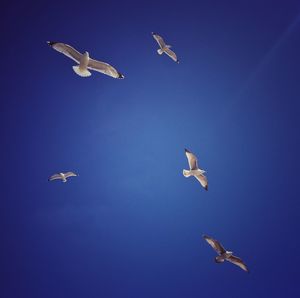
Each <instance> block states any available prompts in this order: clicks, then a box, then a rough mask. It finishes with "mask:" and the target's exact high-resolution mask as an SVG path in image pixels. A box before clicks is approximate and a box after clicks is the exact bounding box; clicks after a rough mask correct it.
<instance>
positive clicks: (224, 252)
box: [203, 235, 249, 272]
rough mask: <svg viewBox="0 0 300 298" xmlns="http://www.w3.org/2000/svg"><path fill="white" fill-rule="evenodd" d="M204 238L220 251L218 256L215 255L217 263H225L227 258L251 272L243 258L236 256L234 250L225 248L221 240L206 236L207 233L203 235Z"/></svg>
mask: <svg viewBox="0 0 300 298" xmlns="http://www.w3.org/2000/svg"><path fill="white" fill-rule="evenodd" d="M203 238H204V239H205V240H206V241H207V242H208V244H209V245H210V246H211V247H212V248H213V249H214V250H215V251H216V252H217V253H218V256H216V257H215V262H216V263H223V262H224V261H225V260H226V261H228V262H230V263H233V264H235V265H237V266H239V267H240V268H242V269H243V270H244V271H246V272H249V270H248V268H247V266H246V264H245V263H244V262H243V261H242V259H240V258H238V257H236V256H234V255H233V252H232V251H227V250H225V249H224V247H223V246H222V244H221V243H220V242H219V241H217V240H215V239H213V238H211V237H209V236H206V235H203Z"/></svg>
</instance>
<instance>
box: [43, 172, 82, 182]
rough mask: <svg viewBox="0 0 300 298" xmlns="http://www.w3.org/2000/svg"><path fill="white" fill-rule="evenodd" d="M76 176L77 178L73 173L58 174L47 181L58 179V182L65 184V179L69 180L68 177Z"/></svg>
mask: <svg viewBox="0 0 300 298" xmlns="http://www.w3.org/2000/svg"><path fill="white" fill-rule="evenodd" d="M76 176H78V175H77V174H75V173H73V172H66V173H58V174H54V175H52V176H51V177H50V178H49V179H48V181H52V180H57V179H60V180H62V182H67V178H69V177H76Z"/></svg>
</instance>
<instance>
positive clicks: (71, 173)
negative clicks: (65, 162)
mask: <svg viewBox="0 0 300 298" xmlns="http://www.w3.org/2000/svg"><path fill="white" fill-rule="evenodd" d="M76 176H77V175H76V174H75V173H73V172H67V173H65V177H66V178H69V177H76Z"/></svg>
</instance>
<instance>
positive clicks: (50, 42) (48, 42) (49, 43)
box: [47, 41, 57, 47]
mask: <svg viewBox="0 0 300 298" xmlns="http://www.w3.org/2000/svg"><path fill="white" fill-rule="evenodd" d="M56 43H57V42H56V41H47V44H48V45H49V46H50V47H53V45H54V44H56Z"/></svg>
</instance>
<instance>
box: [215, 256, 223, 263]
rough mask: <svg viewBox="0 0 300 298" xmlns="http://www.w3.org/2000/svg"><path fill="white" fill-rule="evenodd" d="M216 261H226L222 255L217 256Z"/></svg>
mask: <svg viewBox="0 0 300 298" xmlns="http://www.w3.org/2000/svg"><path fill="white" fill-rule="evenodd" d="M215 262H216V263H223V262H224V258H223V257H221V256H216V257H215Z"/></svg>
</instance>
